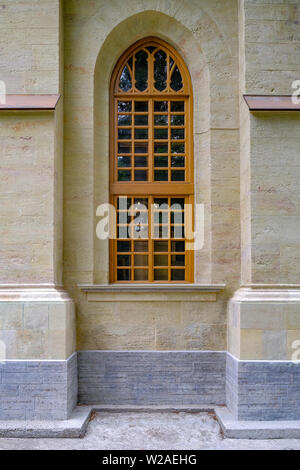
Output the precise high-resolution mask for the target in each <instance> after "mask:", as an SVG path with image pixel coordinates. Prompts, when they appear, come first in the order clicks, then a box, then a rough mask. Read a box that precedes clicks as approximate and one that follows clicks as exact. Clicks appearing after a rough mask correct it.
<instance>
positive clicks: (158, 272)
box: [154, 269, 168, 281]
mask: <svg viewBox="0 0 300 470" xmlns="http://www.w3.org/2000/svg"><path fill="white" fill-rule="evenodd" d="M154 280H155V281H167V280H168V270H167V269H154Z"/></svg>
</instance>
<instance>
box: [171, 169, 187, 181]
mask: <svg viewBox="0 0 300 470" xmlns="http://www.w3.org/2000/svg"><path fill="white" fill-rule="evenodd" d="M184 174H185V172H184V170H173V171H172V181H184Z"/></svg>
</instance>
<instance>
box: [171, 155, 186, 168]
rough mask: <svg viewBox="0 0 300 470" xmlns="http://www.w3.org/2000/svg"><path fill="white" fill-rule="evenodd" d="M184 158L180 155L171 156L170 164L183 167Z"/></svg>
mask: <svg viewBox="0 0 300 470" xmlns="http://www.w3.org/2000/svg"><path fill="white" fill-rule="evenodd" d="M184 160H185V157H181V156H177V157H172V158H171V165H172V166H179V167H180V166H181V167H184Z"/></svg>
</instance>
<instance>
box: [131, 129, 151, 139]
mask: <svg viewBox="0 0 300 470" xmlns="http://www.w3.org/2000/svg"><path fill="white" fill-rule="evenodd" d="M134 138H135V139H148V129H135V130H134Z"/></svg>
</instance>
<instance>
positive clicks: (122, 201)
mask: <svg viewBox="0 0 300 470" xmlns="http://www.w3.org/2000/svg"><path fill="white" fill-rule="evenodd" d="M130 206H131V198H130V197H126V196H121V197H118V204H117V207H118V209H121V210H126V209H129V207H130Z"/></svg>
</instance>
